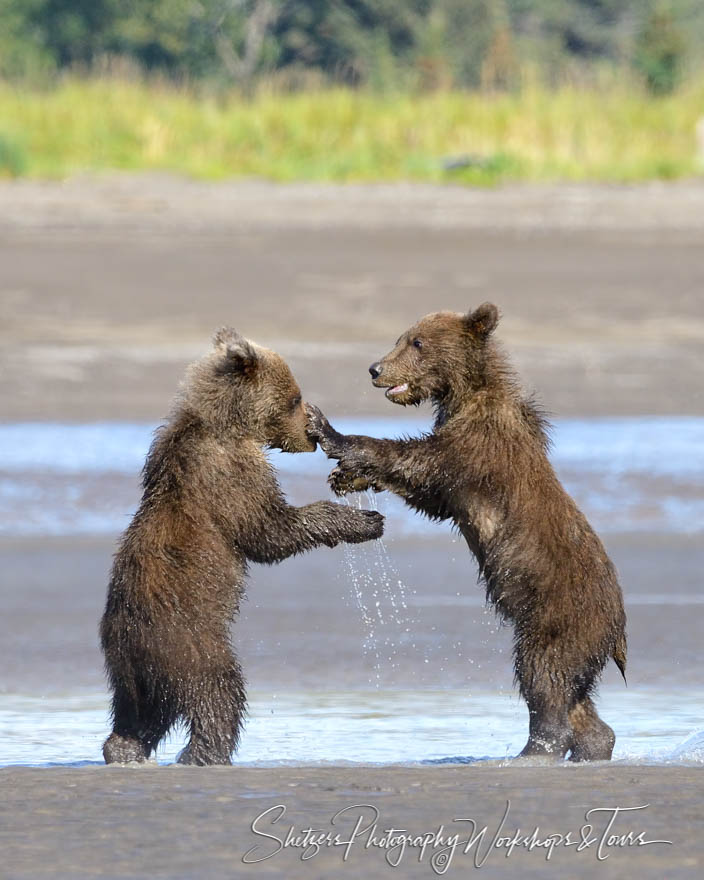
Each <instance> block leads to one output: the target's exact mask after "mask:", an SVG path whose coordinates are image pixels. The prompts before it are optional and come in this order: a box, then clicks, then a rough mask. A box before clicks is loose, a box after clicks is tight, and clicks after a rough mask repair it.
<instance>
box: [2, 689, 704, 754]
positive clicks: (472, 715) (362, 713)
mask: <svg viewBox="0 0 704 880" xmlns="http://www.w3.org/2000/svg"><path fill="white" fill-rule="evenodd" d="M599 706H600V713H601V714H602V716H603V717H604V718H605V719H607V720H608V721H609V722H610V723H611V725H612V726H613V728H614V730H615V731H616V736H617V741H616V748H615V751H614V759H615V760H621V761H627V762H636V763H663V762H673V761H676V762H678V763H691V764H702V763H704V729H702V728H701V720H702V718H704V691H699V692H694V693H693V692H692V691H689V690H688V691H686V692H684V691H683V692H682V693H681V694H677V693H672V692H671V691H667V692H665V691H654V690H640V691H637V692H635V691H631V692H628V693H626V694H622V695H620V696H615V695H605V696H604V698H603V699H602V700H600V703H599ZM107 715H108V698H107V696H106V695H105V694H95V695H84V696H80V697H79V696H75V695H74V696H71V695H65V696H55V697H52V698H42V699H40V698H36V697H29V696H21V695H9V694H6V695H3V696H1V697H0V742H1V743H2V750H1V751H0V766H8V765H47V764H79V763H81V762H96V761H97V762H102V755H101V747H102V743H103V740H104V739H105V737H106V735H107V733H108V732H109V725H108V717H107ZM526 730H527V711H526V709H525V706H524V704H523V703H522V702H521V701H520V700H518V699H517V698H516V697H514V696H512V695H510V694H497V693H487V692H482V691H479V692H476V693H472V694H468V693H466V692H461V691H450V690H444V691H443V690H418V691H407V690H392V691H383V690H375V691H369V690H366V691H348V692H335V693H331V692H319V693H318V692H310V691H287V692H285V693H281V694H273V693H264V692H261V693H253V694H252V695H251V699H250V709H249V718H248V720H247V723H246V727H245V730H244V734H243V737H242V742H241V746H240V749H239V751H238V754H237V756H236V763H237V764H243V765H249V766H276V765H280V764H289V763H290V764H326V763H333V764H340V763H349V762H351V763H365V764H366V763H382V764H390V763H392V764H404V763H414V762H429V763H439V762H442V763H444V762H447V763H452V762H456V763H457V762H461V763H470V762H472V761H475V760H481V759H494V760H502V759H505V758H507V757H510V756H513V755H515V754H517V753H518V752H519V751H520V750H521V748H522V747H523V745H524V744H525V737H526ZM184 743H185V738H184V735H183V734H182V733H179V732H177V733H176V734H174V735H172V736H171V738H170V739H169V740H168V741H167V742H165V743H164V744H162V746H161V747H160V749H159V753H158V758H157V759H158V761H159V762H160V763H170V762H172V761H174V760H175V758H176V756H177V754H178V752H179V751H180V750H181V749H182V748H183V746H184Z"/></svg>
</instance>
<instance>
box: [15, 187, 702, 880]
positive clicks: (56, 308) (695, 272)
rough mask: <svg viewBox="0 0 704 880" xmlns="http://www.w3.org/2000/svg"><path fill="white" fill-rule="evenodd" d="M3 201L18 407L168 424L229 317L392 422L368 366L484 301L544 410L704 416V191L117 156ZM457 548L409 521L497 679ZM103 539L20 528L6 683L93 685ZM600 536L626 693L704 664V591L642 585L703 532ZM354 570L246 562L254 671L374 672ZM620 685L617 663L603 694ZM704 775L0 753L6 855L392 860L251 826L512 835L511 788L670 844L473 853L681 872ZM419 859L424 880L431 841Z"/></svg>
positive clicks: (61, 865) (693, 848) (469, 572)
mask: <svg viewBox="0 0 704 880" xmlns="http://www.w3.org/2000/svg"><path fill="white" fill-rule="evenodd" d="M0 218H1V219H0V310H1V313H0V369H1V370H2V375H3V379H4V381H5V387H6V393H5V394H4V395H3V399H2V404H1V406H0V419H1V420H2V421H7V422H9V421H18V420H47V419H55V420H61V421H67V420H68V421H71V420H72V421H95V420H99V419H130V420H148V421H157V420H159V419H160V418H161V417H162V416H163V415H164V414H165V413H166V412H167V410H168V406H169V402H170V399H171V397H172V394H173V391H174V388H175V385H176V382H177V380H178V377H179V376H180V374H181V372H182V369H183V366H184V365H185V363H186V362H188V361H189V360H190V359H192V358H193V357H195V356H197V355H198V354H199V353H200V352H201V351H202V350H204V349H205V348H206V347H207V344H208V339H209V337H210V335H211V333H212V330H213V329H214V328H215V327H217V326H219V325H221V324H223V323H231V324H233V325H235V326H237V327H238V329H240V330H241V331H242V332H244V333H246V334H247V335H250V336H253V337H254V338H257V339H258V340H259V341H261V342H263V343H266V344H269V345H271V346H273V347H275V348H277V349H279V350H280V351H281V352H282V353H283V354H284V355H285V356H286V357H288V358H289V360H290V361H291V363H292V366H293V367H294V370H295V372H296V374H297V376H298V377H299V380H300V382H301V385H302V388H303V390H304V393H305V394H306V395H307V396H308V398H309V399H311V400H313V401H315V402H318V403H320V404H321V405H322V406H323V408H324V409H326V410H327V411H328V412H329V414H330V415H331V416H335V415H341V414H365V415H367V414H368V415H384V416H390V415H391V416H392V415H393V414H394V411H393V410H392V409H391V407H390V405H389V404H388V403H387V402H386V401H385V400H384V398H383V396H382V395H379V394H375V393H373V391H372V389H371V388H370V387H369V384H368V377H367V375H366V365H367V364H368V363H369V362H371V360H372V359H374V358H375V357H377V356H379V355H380V354H382V353H384V352H385V351H386V350H387V349H388V348H389V347H390V346H391V344H392V343H393V341H394V340H395V339H396V337H397V336H398V334H399V332H401V331H402V330H403V329H405V327H406V326H408V325H409V324H410V323H411V322H412V321H414V320H415V319H416V318H417V317H418V316H419V315H421V314H423V313H425V312H427V311H431V310H434V309H437V308H451V309H458V310H459V309H462V310H464V309H466V308H467V307H469V306H471V305H475V304H477V303H478V302H481V301H483V300H486V299H492V300H494V301H496V302H497V303H499V304H500V305H501V307H502V308H503V310H504V313H505V317H504V320H503V323H502V328H501V334H502V339H503V340H504V342H505V344H506V346H507V347H508V348H509V350H510V351H511V353H512V355H513V356H514V358H515V360H516V362H517V364H518V365H519V367H520V369H521V371H522V374H523V375H524V378H525V379H526V382H527V384H528V385H530V386H534V387H536V388H538V389H539V390H540V393H541V396H542V398H543V401H544V402H545V404H546V406H547V408H548V409H550V410H552V411H554V412H556V413H559V414H560V415H565V416H567V415H584V416H589V415H603V414H669V413H673V414H694V415H698V414H703V413H704V392H703V391H702V389H703V388H704V361H703V359H702V357H701V351H702V341H704V302H703V300H704V298H703V297H702V290H704V259H703V258H702V248H701V241H702V235H703V234H704V229H703V227H704V220H703V219H702V218H704V187H702V185H701V184H696V185H694V184H693V185H691V186H690V185H688V184H677V185H674V186H672V187H667V186H658V187H645V188H606V187H603V188H602V187H599V188H591V187H569V188H565V189H553V188H530V187H524V188H522V187H516V188H510V189H507V190H502V191H499V192H481V193H477V192H472V191H465V190H450V189H443V188H433V187H404V186H401V187H350V188H322V187H301V186H294V187H273V186H268V185H264V184H226V185H222V186H209V185H202V184H192V183H187V182H184V181H179V180H175V179H172V178H164V177H157V178H131V177H121V178H110V179H103V180H100V181H97V182H96V181H90V180H85V179H83V180H77V181H73V182H68V183H66V184H37V183H26V182H22V183H16V184H4V185H2V186H0ZM7 389H12V390H11V392H10V393H8V391H7ZM450 541H451V539H450V537H449V536H447V539H445V538H441V537H438V538H434V539H433V540H432V541H429V542H425V543H424V542H417V541H413V542H404V541H403V540H395V541H393V542H392V543H390V545H389V550H390V553H391V554H392V556H393V558H394V561H395V563H396V565H397V567H398V569H399V572H400V574H401V576H402V577H404V578H405V579H406V580H407V582H408V583H409V586H411V587H415V588H417V589H418V592H419V593H420V594H421V595H422V594H423V588H424V585H427V584H428V583H434V584H442V585H443V589H444V588H445V587H446V586H448V585H451V586H452V587H454V586H455V585H456V587H457V591H459V592H460V593H461V597H459V598H457V597H455V598H456V601H455V600H454V599H453V596H452V594H453V592H455V591H454V590H450V589H444V593H447V596H446V597H445V599H446V601H444V602H441V601H440V600H439V598H438V601H437V602H428V604H427V605H426V606H424V607H423V608H421V609H420V610H421V612H422V614H423V618H422V619H423V621H424V623H427V624H428V626H435V627H436V629H437V630H439V631H441V632H442V641H441V643H440V644H441V647H442V646H447V647H449V646H450V645H452V644H456V643H457V642H458V641H459V640H463V642H464V643H465V644H466V646H467V647H468V648H469V649H470V650H471V653H472V657H473V658H474V659H475V661H476V662H477V664H481V666H482V669H483V673H482V676H481V685H482V686H486V687H491V688H496V689H504V690H505V691H506V692H508V691H509V687H510V654H509V649H510V633H509V632H508V630H506V629H499V630H498V631H496V626H495V623H494V621H493V617H492V615H486V614H485V613H484V612H483V610H482V607H481V601H480V598H481V593H480V589H479V588H478V587H477V586H476V585H475V583H474V581H475V569H474V567H473V565H472V563H471V562H470V560H469V559H468V557H467V555H466V551H465V549H464V548H463V547H462V549H461V550H460V552H457V545H452V544H451V543H450ZM112 547H113V542H112V541H111V540H104V539H97V538H96V539H93V538H86V539H79V538H66V539H21V540H20V539H10V538H3V539H2V541H1V542H0V557H1V559H2V575H1V576H0V593H1V596H0V598H1V602H2V607H3V616H2V622H1V623H0V669H2V685H1V686H2V689H3V690H4V691H5V692H10V693H13V692H28V693H36V694H49V693H53V694H57V693H61V692H63V691H65V690H69V689H70V690H71V691H81V690H86V691H95V690H98V689H102V687H103V679H102V673H101V666H100V656H99V653H98V650H97V643H96V642H97V637H96V631H95V630H96V620H97V617H98V615H99V613H100V609H101V606H102V602H103V598H104V590H105V584H106V578H107V571H108V567H109V563H110V554H111V553H112ZM609 549H610V551H611V552H612V553H613V555H614V558H615V560H616V562H617V564H618V566H619V569H620V571H621V575H622V579H623V581H624V586H625V589H626V601H627V606H628V607H629V632H630V639H631V651H630V662H631V671H630V673H629V686H630V687H631V688H638V687H646V686H648V685H650V684H652V683H658V684H659V685H660V686H663V687H668V686H670V685H671V686H672V687H673V688H675V687H680V686H684V687H687V686H689V685H691V686H695V685H698V684H700V680H701V679H700V669H701V648H700V642H701V631H702V628H701V615H702V606H690V605H686V604H685V605H680V606H675V605H672V606H664V605H662V604H660V605H649V604H647V603H645V602H643V603H640V604H639V603H637V602H634V603H633V604H632V605H629V591H632V592H637V593H638V594H641V595H646V596H647V595H648V594H650V593H652V594H655V593H658V592H660V593H662V592H667V591H668V590H676V591H677V592H679V593H685V594H686V593H687V592H691V593H698V592H699V591H700V589H701V576H700V572H701V570H702V563H703V562H704V560H702V550H701V547H700V542H699V541H698V539H697V538H686V537H678V536H669V537H668V536H648V535H645V536H640V537H639V536H633V535H625V536H612V537H611V538H610V542H609ZM342 570H343V569H342V565H341V557H340V555H339V554H337V555H336V553H335V552H328V551H321V552H320V553H317V554H311V555H309V556H307V557H303V558H302V559H300V560H291V561H289V562H287V563H286V564H285V565H282V566H280V567H278V568H274V569H265V568H262V567H256V569H254V570H253V573H252V579H251V582H250V585H249V590H248V592H249V597H250V598H249V601H248V602H247V603H246V605H245V607H244V608H243V613H242V617H241V620H240V621H239V622H238V624H237V629H236V637H237V639H238V644H240V645H241V650H242V655H243V660H244V663H245V667H246V669H247V674H248V677H249V680H250V688H252V689H259V690H266V689H267V688H269V689H270V688H271V687H272V686H273V685H274V684H277V686H278V685H280V684H283V685H286V684H287V683H289V684H295V685H297V686H301V687H304V686H305V687H307V688H311V689H313V688H320V687H321V686H324V687H325V688H330V687H333V688H334V687H339V688H341V689H342V688H348V687H355V686H356V687H360V686H362V687H366V686H368V685H369V683H370V679H371V675H372V669H371V666H370V658H369V657H365V656H363V655H362V652H361V648H360V646H361V644H362V641H363V637H364V633H363V631H362V628H361V623H360V622H359V619H358V616H357V615H356V612H355V611H354V609H351V608H350V605H349V601H348V598H346V593H345V587H344V585H343V584H341V583H340V582H339V581H337V580H335V575H334V574H333V572H335V571H338V572H339V571H342ZM443 595H444V594H443ZM425 598H426V599H431V598H432V597H431V596H428V595H427V594H426V595H425ZM468 598H471V599H472V603H474V600H475V598H476V600H477V601H476V603H475V604H472V603H470V604H469V605H467V599H468ZM420 635H421V636H423V635H424V634H422V633H421V634H420ZM499 651H503V653H499ZM418 656H419V655H418V654H417V653H416V654H413V653H409V655H408V656H407V657H406V658H405V662H404V664H402V666H401V668H400V669H398V670H394V671H393V673H392V672H391V671H390V670H388V669H387V670H385V671H384V673H383V674H384V676H385V681H384V682H383V684H384V685H385V686H388V687H394V686H399V687H401V686H405V687H408V686H411V685H413V684H414V683H415V684H417V683H419V682H420V685H421V686H426V685H435V686H437V685H438V677H439V674H438V670H439V664H438V666H436V667H434V668H433V669H432V670H430V671H426V670H425V669H421V668H420V667H419V666H418V664H419V663H420V661H419V660H418ZM282 657H284V658H285V661H283V662H282V659H281V658H282ZM414 664H415V666H414ZM441 684H442V686H447V687H448V691H449V692H450V693H449V697H448V698H449V699H451V698H452V690H453V689H455V692H457V689H460V688H467V687H468V688H471V687H472V679H471V677H470V676H468V672H467V669H466V668H465V667H463V666H461V665H460V664H458V663H454V664H450V665H449V666H448V667H447V668H446V669H444V670H443V674H442V680H441ZM617 687H618V688H621V687H622V684H621V682H620V681H619V680H618V677H617V674H616V673H615V671H614V670H613V669H609V670H608V671H607V674H606V676H605V680H604V688H606V689H610V688H617ZM701 773H702V769H701V768H700V767H676V766H659V767H647V766H639V767H628V766H616V765H613V766H609V767H577V768H575V767H560V768H518V767H506V768H498V767H491V766H477V765H474V766H468V767H459V766H453V767H430V766H424V767H418V768H416V767H391V766H386V767H367V768H359V767H355V768H347V767H330V768H325V767H314V768H312V767H311V768H303V767H302V768H283V767H280V768H275V769H253V768H235V769H233V770H193V769H184V768H146V769H145V768H141V769H136V770H133V769H116V768H108V769H106V768H100V767H86V768H53V769H39V770H32V769H26V768H24V769H21V768H9V769H4V770H0V785H2V792H3V797H2V799H0V809H1V810H2V811H3V821H2V823H0V829H1V830H0V833H1V834H2V841H3V863H2V872H3V874H4V876H7V877H13V878H14V877H18V878H19V877H22V878H28V877H41V876H52V877H57V878H64V877H65V878H69V877H77V876H106V877H144V876H165V877H167V876H168V877H188V878H190V877H194V876H199V877H229V876H233V877H234V876H250V875H252V876H254V874H255V872H256V873H257V874H259V875H261V876H285V877H291V878H297V877H300V878H304V877H305V878H309V877H311V878H315V877H326V878H327V877H332V876H335V877H336V876H338V875H340V874H342V873H343V872H346V873H347V874H349V875H350V876H355V877H356V876H364V877H376V876H386V875H387V874H388V872H389V871H391V868H390V867H388V866H387V865H385V864H384V861H383V858H384V854H383V853H381V852H374V851H369V850H362V848H361V847H359V848H358V849H357V850H353V852H352V854H351V855H350V859H349V861H348V862H347V863H344V864H343V863H342V859H341V854H340V851H339V849H337V850H325V851H323V852H321V854H320V856H318V857H316V858H315V859H313V860H311V861H306V862H301V861H300V860H299V858H298V855H297V854H294V853H292V852H290V851H289V852H286V853H282V854H280V855H279V856H277V857H275V858H272V859H269V860H267V861H264V862H262V863H261V864H258V865H255V866H250V867H245V866H243V865H242V864H241V857H242V855H243V853H244V852H245V851H246V850H247V849H248V848H249V847H250V846H252V845H254V843H256V842H257V841H256V838H255V837H254V835H253V834H252V832H251V830H250V828H249V826H250V823H251V821H252V819H253V818H254V817H255V816H256V815H257V814H258V813H259V812H261V811H262V810H264V809H266V808H268V807H270V806H273V805H275V804H278V803H285V804H286V805H287V808H288V810H289V814H288V815H289V817H290V818H291V819H292V820H293V821H295V823H296V824H297V826H298V827H299V828H300V827H301V826H304V827H305V826H307V825H314V826H315V827H325V828H328V825H329V819H330V816H331V815H332V814H333V813H334V812H335V811H336V810H339V809H341V808H342V807H345V806H349V805H352V804H355V803H367V802H369V803H372V804H376V805H377V806H379V808H380V809H381V811H382V819H381V820H380V822H382V823H383V824H384V827H386V826H388V825H390V824H394V825H396V826H400V827H408V828H410V829H412V830H414V831H417V832H421V831H422V832H424V831H432V830H434V829H435V828H436V827H437V825H438V824H440V823H443V822H444V823H446V824H447V823H449V822H450V821H451V819H453V818H455V817H460V816H472V817H474V818H476V819H477V821H478V822H479V824H480V826H481V825H483V824H485V823H488V824H489V826H490V829H491V828H492V827H493V826H495V825H496V823H498V821H499V819H500V817H501V814H502V812H503V809H504V808H505V803H506V800H507V799H508V798H510V800H511V803H512V808H511V809H512V819H515V822H512V823H509V825H510V827H511V830H513V829H514V827H515V824H520V825H521V827H522V828H524V829H525V828H528V827H529V828H530V830H531V831H532V828H533V826H534V825H535V824H540V826H541V829H543V830H545V831H546V832H548V833H559V832H563V833H564V832H565V831H566V830H569V829H574V832H577V829H578V828H579V827H580V825H581V824H583V814H584V811H585V810H586V809H588V808H590V807H596V806H611V805H615V806H635V805H640V804H644V803H649V804H651V807H650V808H648V810H646V811H644V815H643V820H642V823H641V822H640V821H638V822H634V824H635V825H636V826H637V828H638V830H641V829H645V830H646V831H647V832H648V834H647V836H648V837H649V838H666V839H671V840H673V846H664V845H663V846H657V845H653V846H646V847H629V848H627V849H624V850H623V851H619V852H614V853H612V855H611V856H610V858H609V859H607V860H606V861H605V862H599V861H597V859H596V858H595V855H594V850H593V848H592V849H588V850H586V851H584V852H582V853H576V852H575V849H574V848H571V849H564V850H562V851H557V852H556V853H555V855H554V856H553V858H552V859H551V861H550V864H549V865H547V866H546V864H545V861H544V854H543V853H542V852H532V853H525V852H523V851H521V852H516V853H514V855H513V856H511V858H509V859H508V860H506V859H505V858H504V857H503V855H500V854H496V855H493V856H492V857H491V858H489V859H488V861H487V864H486V865H485V867H484V868H482V870H483V871H484V872H485V873H486V874H487V875H488V876H490V877H491V876H495V877H504V876H519V875H520V876H536V877H537V876H540V877H543V876H546V875H547V876H550V875H551V873H554V875H555V876H560V877H561V878H570V877H579V878H581V877H602V876H604V877H619V878H628V877H645V878H650V877H652V878H658V880H661V878H663V877H667V878H668V880H669V878H673V877H675V878H678V877H683V878H684V877H687V878H689V877H693V876H698V874H699V873H701V866H702V859H703V857H704V853H703V852H702V848H703V844H702V819H701V816H702V802H703V798H702V792H703V790H704V789H703V788H702V776H701ZM321 823H323V824H321ZM492 823H493V825H492ZM629 827H633V826H632V825H631V826H629ZM458 866H459V867H458ZM400 870H401V871H402V874H401V876H433V874H432V869H431V868H430V867H429V865H428V864H427V860H426V862H424V863H423V864H420V865H415V864H414V861H413V858H412V857H411V855H410V854H409V855H408V856H406V857H405V858H404V861H403V867H402V868H401V869H400ZM469 870H471V863H470V861H469V857H462V858H460V857H459V856H456V857H455V862H454V865H452V866H451V867H450V869H449V870H448V874H449V875H450V876H452V875H453V874H455V875H459V874H460V872H462V871H463V872H464V873H467V871H469Z"/></svg>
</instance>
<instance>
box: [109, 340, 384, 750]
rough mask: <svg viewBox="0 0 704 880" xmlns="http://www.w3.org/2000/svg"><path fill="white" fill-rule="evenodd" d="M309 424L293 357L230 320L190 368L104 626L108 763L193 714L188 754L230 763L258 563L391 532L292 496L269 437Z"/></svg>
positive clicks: (116, 575) (282, 438) (303, 438)
mask: <svg viewBox="0 0 704 880" xmlns="http://www.w3.org/2000/svg"><path fill="white" fill-rule="evenodd" d="M306 428H307V421H306V413H305V408H304V404H303V402H302V400H301V392H300V390H299V388H298V385H297V384H296V381H295V379H294V378H293V376H292V374H291V371H290V370H289V368H288V366H287V365H286V363H285V362H284V361H283V360H282V359H281V358H280V357H279V356H278V355H277V354H275V353H274V352H273V351H268V350H267V349H264V348H260V347H259V346H257V345H255V344H254V343H251V342H248V341H247V340H246V339H243V338H242V337H241V336H239V335H238V334H237V333H235V332H234V331H233V330H229V329H223V330H220V331H219V332H218V333H217V335H216V336H215V340H214V348H213V350H212V352H211V353H210V354H209V355H207V356H206V357H205V358H204V359H203V360H201V361H199V362H198V363H196V364H194V365H192V366H191V368H190V369H189V372H188V375H187V379H186V382H185V385H184V388H183V391H182V394H181V396H180V398H179V400H178V402H177V404H176V406H175V408H174V411H173V413H172V415H171V417H170V419H169V421H168V423H167V424H166V425H165V426H164V427H162V428H160V429H159V430H158V432H157V434H156V437H155V439H154V442H153V444H152V447H151V449H150V451H149V455H148V457H147V461H146V464H145V466H144V472H143V485H144V494H143V496H142V501H141V504H140V506H139V509H138V510H137V513H136V514H135V516H134V519H133V520H132V522H131V524H130V526H129V527H128V529H127V531H126V532H125V534H124V536H123V537H122V539H121V541H120V544H119V547H118V550H117V553H116V556H115V561H114V565H113V570H112V576H111V580H110V586H109V588H108V598H107V606H106V609H105V614H104V615H103V619H102V622H101V626H100V636H101V642H102V648H103V652H104V654H105V665H106V669H107V674H108V678H109V683H110V687H111V689H112V694H113V698H112V712H113V732H112V733H111V734H110V736H109V738H108V739H107V741H106V743H105V745H104V747H103V754H104V756H105V760H106V761H107V762H108V763H110V762H115V761H117V762H126V761H144V760H145V759H147V758H148V757H149V755H150V754H151V753H152V751H153V750H154V749H155V748H156V746H157V744H158V743H159V741H160V740H161V739H162V738H163V737H164V736H165V735H166V733H167V732H168V731H169V729H170V728H171V727H173V726H174V724H176V723H178V722H184V723H186V724H187V725H188V729H189V733H190V740H189V743H188V746H187V747H186V749H185V750H184V752H183V753H182V754H181V757H180V761H181V762H182V763H187V764H229V763H230V759H231V753H232V751H233V749H235V748H236V746H237V743H238V738H239V734H240V728H241V724H242V718H243V714H244V711H245V686H244V680H243V677H242V672H241V669H240V665H239V663H238V661H237V658H236V657H235V655H234V653H233V650H232V647H231V644H230V623H231V621H232V618H233V616H234V615H235V613H236V612H237V610H238V606H239V603H240V599H241V598H242V594H243V590H244V581H245V574H246V571H247V564H248V563H249V562H264V563H273V562H279V561H281V560H282V559H286V558H287V557H288V556H291V555H293V554H294V553H302V552H303V551H304V550H310V549H311V548H313V547H317V546H319V545H322V544H324V545H326V546H327V547H334V546H335V545H336V544H338V543H340V542H341V541H348V542H359V541H367V540H370V539H372V538H378V537H380V536H381V534H382V531H383V518H382V517H381V516H380V515H379V514H376V513H373V512H371V511H359V510H353V509H351V508H349V507H347V506H345V505H340V504H335V503H333V502H331V501H317V502H315V503H314V504H308V505H306V506H305V507H290V506H289V505H288V504H287V503H286V499H285V498H284V497H283V495H282V493H281V490H280V488H279V485H278V483H277V480H276V475H275V472H274V470H273V469H272V467H271V465H270V464H269V462H268V461H267V458H266V456H265V454H264V451H263V447H272V448H278V449H282V450H284V451H286V452H309V451H313V450H314V449H315V442H314V441H313V440H311V439H310V437H309V436H308V435H307V433H306Z"/></svg>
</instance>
